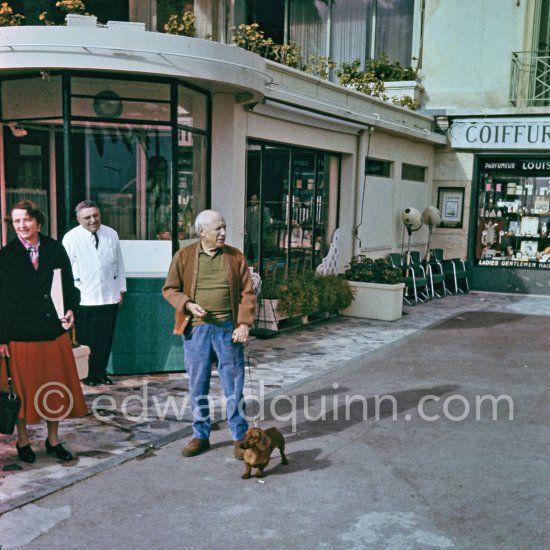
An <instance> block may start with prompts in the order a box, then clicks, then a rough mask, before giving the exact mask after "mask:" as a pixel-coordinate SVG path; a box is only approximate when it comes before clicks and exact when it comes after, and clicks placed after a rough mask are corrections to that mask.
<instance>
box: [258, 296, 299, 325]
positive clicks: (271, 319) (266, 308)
mask: <svg viewBox="0 0 550 550" xmlns="http://www.w3.org/2000/svg"><path fill="white" fill-rule="evenodd" d="M278 305H279V300H266V299H263V300H259V303H258V313H257V315H256V322H255V324H254V328H257V329H262V330H271V331H276V330H279V328H281V323H283V324H285V325H289V324H295V325H296V324H298V325H301V324H306V323H307V322H308V317H307V315H295V316H293V317H289V316H288V315H285V314H283V313H280V312H279V311H277V306H278Z"/></svg>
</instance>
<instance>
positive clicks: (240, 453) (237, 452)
mask: <svg viewBox="0 0 550 550" xmlns="http://www.w3.org/2000/svg"><path fill="white" fill-rule="evenodd" d="M242 442H243V440H242V439H241V440H240V441H235V442H234V443H233V456H234V457H235V458H236V459H237V460H244V449H241V443H242Z"/></svg>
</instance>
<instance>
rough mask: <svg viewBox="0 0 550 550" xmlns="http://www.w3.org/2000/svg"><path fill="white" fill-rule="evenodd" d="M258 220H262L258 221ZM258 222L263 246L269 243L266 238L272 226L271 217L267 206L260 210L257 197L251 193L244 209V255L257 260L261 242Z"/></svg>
mask: <svg viewBox="0 0 550 550" xmlns="http://www.w3.org/2000/svg"><path fill="white" fill-rule="evenodd" d="M260 218H263V219H262V220H260ZM260 221H262V224H263V242H264V245H268V244H269V243H270V239H269V238H268V236H269V235H270V233H271V228H272V226H273V217H272V215H271V211H270V210H269V208H267V206H264V207H263V209H260V203H259V201H258V195H257V194H256V193H253V194H252V195H251V197H250V203H249V206H248V208H247V209H246V255H247V257H248V258H251V259H257V257H256V256H257V254H258V249H259V245H260V240H261V228H260Z"/></svg>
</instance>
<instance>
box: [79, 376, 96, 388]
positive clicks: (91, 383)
mask: <svg viewBox="0 0 550 550" xmlns="http://www.w3.org/2000/svg"><path fill="white" fill-rule="evenodd" d="M82 383H83V384H86V386H91V387H92V388H95V387H96V386H99V384H100V382H99V380H96V379H95V378H90V377H88V378H84V380H82Z"/></svg>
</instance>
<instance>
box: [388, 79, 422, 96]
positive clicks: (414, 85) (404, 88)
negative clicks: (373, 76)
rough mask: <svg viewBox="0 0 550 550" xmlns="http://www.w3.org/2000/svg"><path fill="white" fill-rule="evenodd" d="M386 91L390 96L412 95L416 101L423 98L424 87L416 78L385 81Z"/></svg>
mask: <svg viewBox="0 0 550 550" xmlns="http://www.w3.org/2000/svg"><path fill="white" fill-rule="evenodd" d="M384 87H385V88H386V93H387V94H388V96H389V97H396V98H399V99H401V98H403V97H405V96H409V97H412V98H413V99H415V100H416V101H420V100H421V99H422V94H423V93H424V88H423V87H422V85H421V84H420V83H419V82H418V81H416V80H399V81H396V82H384Z"/></svg>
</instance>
